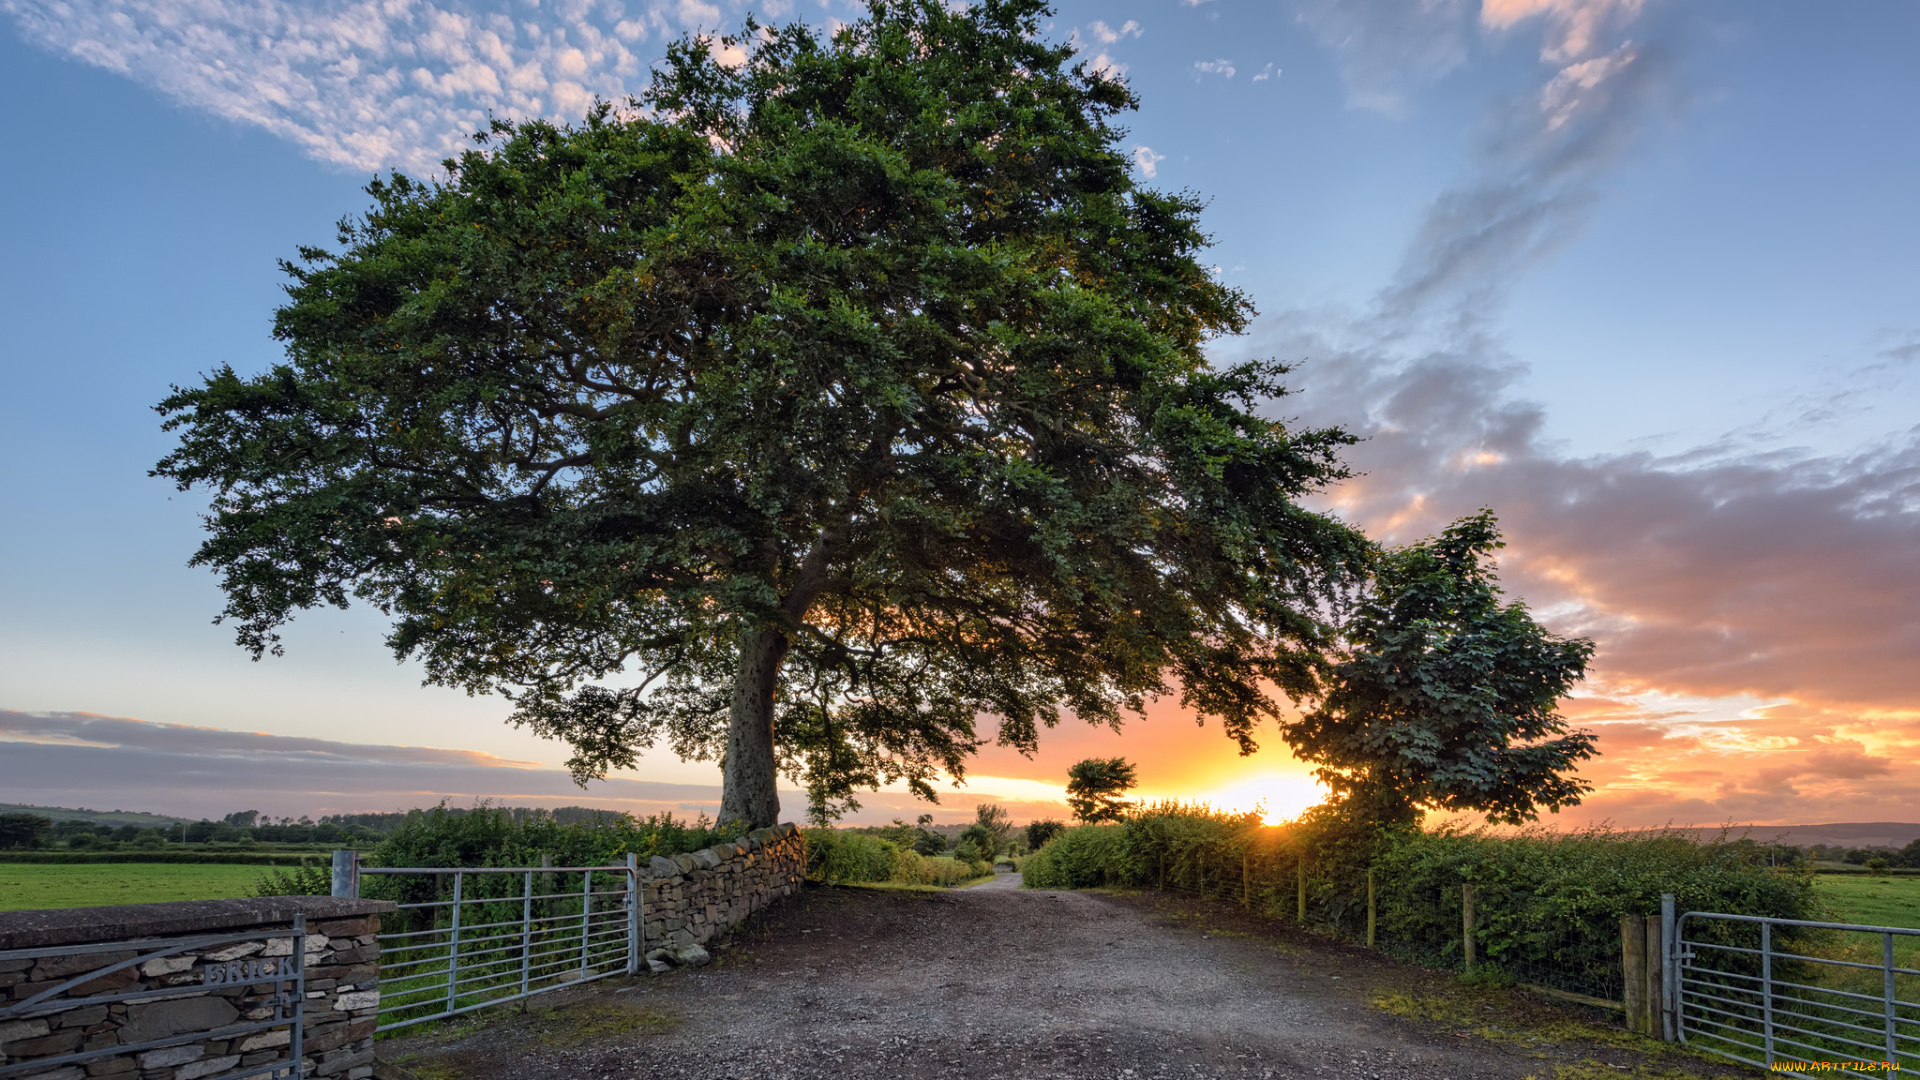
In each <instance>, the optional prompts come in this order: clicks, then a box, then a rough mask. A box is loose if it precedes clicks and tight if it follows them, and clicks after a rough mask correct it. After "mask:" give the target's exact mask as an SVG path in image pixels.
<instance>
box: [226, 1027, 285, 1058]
mask: <svg viewBox="0 0 1920 1080" xmlns="http://www.w3.org/2000/svg"><path fill="white" fill-rule="evenodd" d="M292 1042H293V1032H292V1031H290V1030H288V1029H286V1028H282V1029H280V1030H279V1031H256V1032H254V1033H253V1034H252V1035H248V1036H245V1037H244V1038H242V1039H241V1040H240V1045H238V1046H236V1047H234V1049H235V1050H238V1051H240V1052H241V1053H243V1054H245V1053H248V1052H249V1051H253V1050H265V1049H267V1048H268V1047H270V1046H287V1045H289V1044H291V1043H292Z"/></svg>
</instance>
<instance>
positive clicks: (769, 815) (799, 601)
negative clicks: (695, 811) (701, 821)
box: [719, 523, 844, 829]
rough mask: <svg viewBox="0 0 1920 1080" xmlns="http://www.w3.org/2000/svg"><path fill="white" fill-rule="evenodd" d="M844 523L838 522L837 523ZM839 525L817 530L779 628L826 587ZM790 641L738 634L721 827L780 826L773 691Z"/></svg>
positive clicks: (755, 632)
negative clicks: (736, 824) (829, 553)
mask: <svg viewBox="0 0 1920 1080" xmlns="http://www.w3.org/2000/svg"><path fill="white" fill-rule="evenodd" d="M843 524H844V523H843ZM839 530H840V526H835V527H831V528H826V529H822V530H821V531H820V535H819V536H816V537H814V541H813V546H812V548H811V549H809V550H808V552H807V556H806V558H804V559H802V560H801V561H800V566H799V568H798V572H797V573H796V574H795V575H794V582H793V589H792V591H791V592H789V593H788V594H787V596H786V599H784V600H782V601H781V602H780V616H781V618H782V619H783V620H785V623H784V625H787V626H798V625H800V624H801V623H803V622H804V621H805V620H806V617H807V609H808V608H811V607H812V606H813V602H814V600H815V599H817V598H818V597H819V596H820V593H821V591H822V590H823V589H825V588H826V587H827V550H828V548H829V547H830V546H831V545H832V544H834V543H835V542H837V541H838V539H839V536H840V531H839ZM791 646H792V639H791V638H789V637H788V636H787V633H786V631H784V630H781V629H779V628H777V627H775V628H764V629H758V628H749V629H747V630H743V631H741V633H740V655H739V659H738V661H737V662H736V666H735V667H734V670H733V714H732V717H731V719H730V720H729V722H728V724H727V761H726V767H725V769H724V770H723V771H722V773H721V775H722V778H723V783H724V784H725V787H724V788H722V790H721V793H720V821H719V824H721V825H730V824H732V823H733V822H736V821H744V822H746V824H747V827H748V828H750V829H760V828H765V827H766V826H768V825H778V824H779V823H780V792H779V789H778V788H776V787H775V786H774V780H775V778H776V776H777V775H778V772H777V765H778V762H777V759H776V758H775V757H774V753H773V691H774V688H775V687H776V686H778V685H779V683H780V665H781V664H782V663H783V662H785V661H786V659H787V650H788V648H790V647H791Z"/></svg>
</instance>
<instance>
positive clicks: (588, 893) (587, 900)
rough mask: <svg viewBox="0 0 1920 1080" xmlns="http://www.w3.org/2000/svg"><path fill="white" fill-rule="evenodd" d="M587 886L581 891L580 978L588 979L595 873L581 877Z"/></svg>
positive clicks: (588, 872) (589, 872) (582, 887)
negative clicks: (588, 950)
mask: <svg viewBox="0 0 1920 1080" xmlns="http://www.w3.org/2000/svg"><path fill="white" fill-rule="evenodd" d="M581 876H582V877H583V878H585V879H586V884H585V885H583V886H581V889H580V977H581V978H583V979H584V978H586V977H587V946H588V944H589V943H588V940H587V934H588V932H589V931H590V930H591V929H592V925H591V924H592V922H593V918H592V916H593V871H591V870H589V871H587V872H586V873H585V874H582V875H581Z"/></svg>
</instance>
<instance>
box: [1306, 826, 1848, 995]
mask: <svg viewBox="0 0 1920 1080" xmlns="http://www.w3.org/2000/svg"><path fill="white" fill-rule="evenodd" d="M1374 868H1375V872H1376V875H1377V878H1378V880H1382V881H1386V882H1390V883H1391V888H1389V889H1386V890H1384V891H1383V892H1382V899H1381V903H1380V910H1379V920H1380V923H1379V925H1380V928H1381V933H1382V934H1384V935H1387V936H1388V937H1391V938H1396V939H1400V940H1406V941H1441V940H1451V939H1454V938H1457V937H1458V935H1459V926H1460V919H1461V911H1460V885H1462V884H1464V883H1471V884H1473V886H1474V889H1475V893H1476V908H1477V909H1478V911H1479V922H1480V925H1481V926H1482V927H1483V932H1482V935H1481V941H1482V943H1483V947H1484V949H1485V955H1486V956H1487V958H1488V960H1489V962H1491V963H1493V964H1495V965H1499V966H1507V967H1523V966H1527V965H1533V964H1546V963H1549V962H1551V959H1552V949H1553V948H1554V947H1555V943H1556V942H1559V941H1563V940H1565V939H1567V938H1580V939H1586V940H1593V941H1600V942H1609V941H1612V942H1617V940H1618V937H1619V929H1618V927H1619V918H1620V916H1621V915H1651V914H1657V913H1658V912H1659V910H1660V894H1661V893H1673V894H1674V896H1675V898H1676V901H1677V903H1678V905H1679V908H1680V910H1681V911H1719V912H1727V913H1730V914H1735V915H1766V916H1772V917H1775V918H1783V919H1819V918H1821V917H1823V916H1825V915H1826V914H1827V912H1826V909H1825V906H1824V904H1823V903H1822V902H1821V899H1820V896H1819V894H1818V892H1817V890H1816V889H1815V885H1814V879H1813V876H1812V875H1811V874H1809V873H1807V872H1805V871H1804V870H1783V869H1775V868H1771V867H1768V866H1767V865H1766V864H1765V863H1764V862H1759V861H1756V860H1754V858H1753V857H1752V854H1751V852H1750V851H1748V850H1744V849H1742V848H1740V847H1739V846H1737V845H1735V844H1730V843H1713V842H1707V843H1702V842H1697V841H1695V840H1693V839H1691V838H1689V837H1686V836H1683V835H1678V834H1667V833H1616V832H1610V831H1607V830H1603V829H1589V830H1583V831H1580V832H1573V833H1553V832H1547V831H1545V830H1540V829H1529V830H1526V831H1522V832H1519V833H1517V834H1511V835H1495V834H1492V833H1489V832H1486V831H1483V830H1468V829H1458V828H1443V829H1439V830H1434V831H1430V832H1422V831H1418V830H1404V831H1401V832H1398V833H1395V834H1394V835H1393V837H1392V841H1391V843H1389V844H1387V845H1386V846H1384V847H1383V848H1382V849H1381V850H1380V851H1379V853H1378V854H1377V856H1376V858H1375V862H1374ZM1319 877H1320V880H1321V882H1322V883H1323V886H1322V891H1323V894H1326V895H1331V894H1334V893H1336V892H1338V891H1340V890H1341V889H1343V888H1344V890H1345V891H1347V892H1349V893H1351V892H1353V891H1356V890H1357V889H1364V869H1362V868H1358V867H1325V868H1321V873H1320V875H1319ZM1341 877H1344V878H1345V880H1344V881H1341V880H1339V879H1340V878H1341ZM1348 928H1349V929H1351V924H1349V927H1348ZM1606 959H1607V961H1608V962H1616V961H1617V959H1618V957H1617V954H1615V955H1612V956H1609V957H1606Z"/></svg>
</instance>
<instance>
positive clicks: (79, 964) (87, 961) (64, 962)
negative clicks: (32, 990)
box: [32, 952, 139, 982]
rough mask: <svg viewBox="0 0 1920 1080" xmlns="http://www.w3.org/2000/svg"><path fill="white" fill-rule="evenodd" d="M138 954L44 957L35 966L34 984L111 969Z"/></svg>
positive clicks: (83, 954) (80, 954) (117, 953)
mask: <svg viewBox="0 0 1920 1080" xmlns="http://www.w3.org/2000/svg"><path fill="white" fill-rule="evenodd" d="M138 955H139V954H138V953H132V952H116V953H79V954H77V955H67V956H42V957H40V958H39V959H38V960H36V961H34V964H33V976H32V979H33V981H34V982H58V981H60V980H62V979H68V978H72V977H73V976H75V975H80V974H83V973H85V972H89V971H93V970H95V969H98V968H103V967H111V966H113V965H114V964H117V963H119V962H121V961H122V960H131V959H133V958H134V957H135V956H138Z"/></svg>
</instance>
